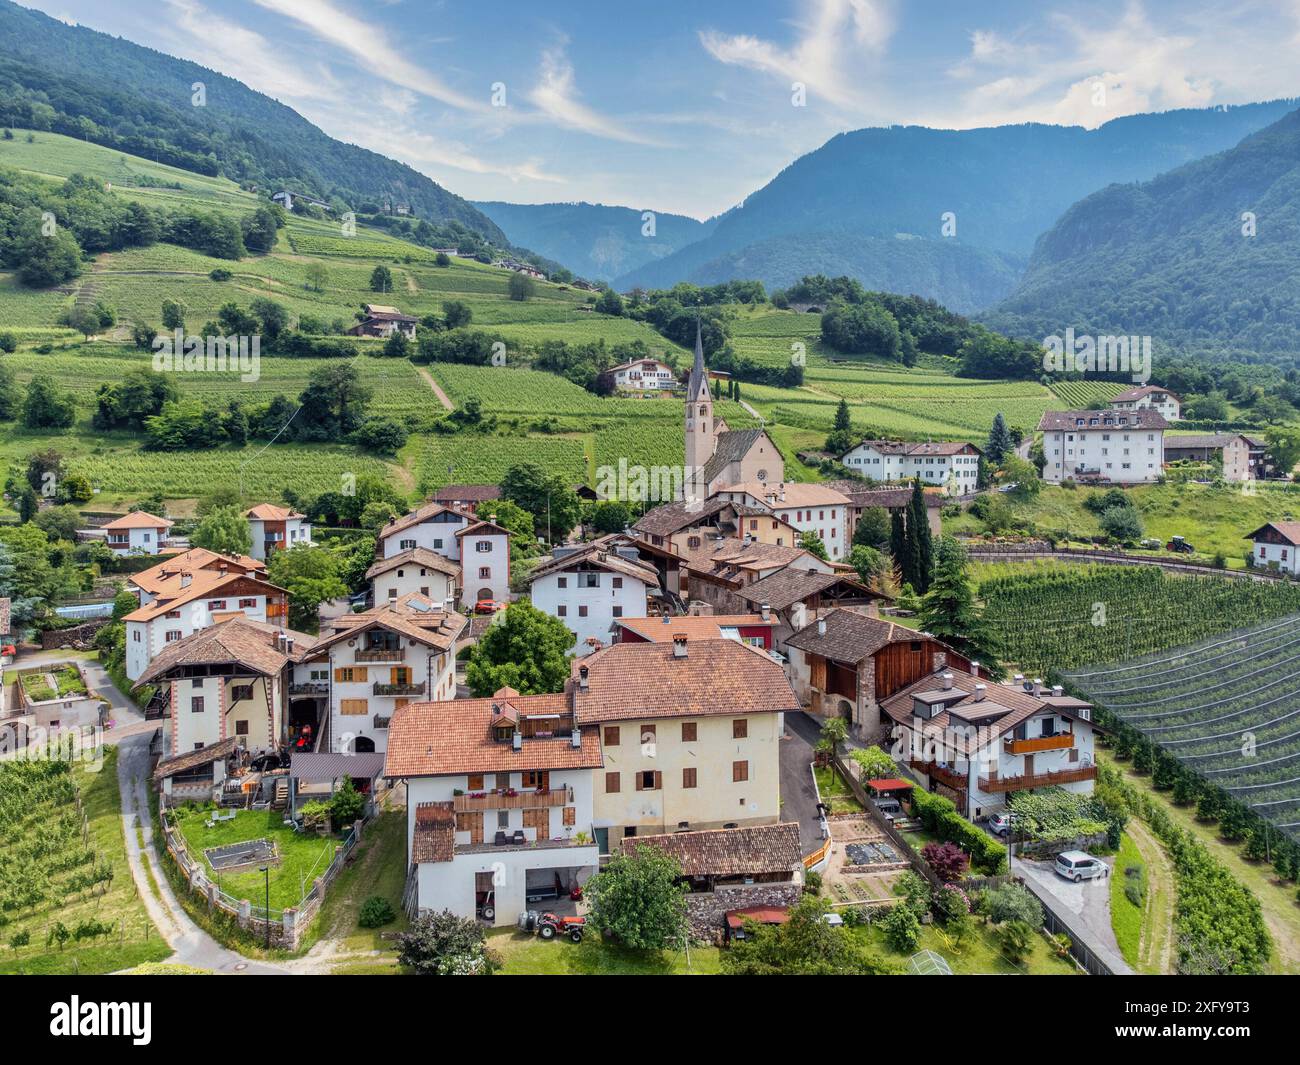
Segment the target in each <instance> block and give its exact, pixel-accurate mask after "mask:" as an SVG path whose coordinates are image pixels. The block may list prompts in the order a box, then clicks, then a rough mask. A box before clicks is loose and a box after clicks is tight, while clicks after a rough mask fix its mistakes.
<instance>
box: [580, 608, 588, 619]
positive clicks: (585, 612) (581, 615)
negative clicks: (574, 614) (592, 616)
mask: <svg viewBox="0 0 1300 1065" xmlns="http://www.w3.org/2000/svg"><path fill="white" fill-rule="evenodd" d="M586 616H587V608H586V606H585V605H584V606H580V607H578V617H580V618H585V617H586Z"/></svg>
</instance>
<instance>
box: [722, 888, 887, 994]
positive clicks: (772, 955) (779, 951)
mask: <svg viewBox="0 0 1300 1065" xmlns="http://www.w3.org/2000/svg"><path fill="white" fill-rule="evenodd" d="M828 913H830V904H829V903H828V902H827V901H826V900H825V899H820V898H817V897H816V896H815V895H804V896H803V898H801V899H800V900H799V901H798V902H797V903H795V904H794V906H792V907H791V908H790V914H789V920H787V921H786V922H785V923H784V924H778V925H759V924H753V923H749V924H747V925H746V927H745V938H744V939H737V940H733V941H732V943H731V945H730V946H729V947H728V948H727V949H726V950H725V951H723V952H722V968H723V971H724V972H726V973H729V974H731V975H734V976H872V975H884V974H888V973H892V972H894V971H895V969H894V967H893V966H892V965H890V964H889V963H888V962H886V961H884V960H883V959H882V958H880V957H878V956H877V955H875V954H873V953H872V952H871V950H870V949H868V948H867V947H866V946H865V944H864V943H863V941H862V940H861V939H859V938H857V936H855V935H854V934H853V933H852V932H850V931H849V930H848V929H846V928H843V927H836V926H834V925H829V924H827V923H826V921H825V920H824V918H825V916H826V915H827V914H828Z"/></svg>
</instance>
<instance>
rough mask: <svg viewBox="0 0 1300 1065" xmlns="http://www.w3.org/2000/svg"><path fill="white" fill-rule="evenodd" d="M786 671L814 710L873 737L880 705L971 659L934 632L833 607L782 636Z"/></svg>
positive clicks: (966, 666) (874, 736)
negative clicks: (929, 677)
mask: <svg viewBox="0 0 1300 1065" xmlns="http://www.w3.org/2000/svg"><path fill="white" fill-rule="evenodd" d="M782 647H783V649H784V651H785V654H786V656H787V659H786V667H785V670H786V676H787V677H789V679H790V686H791V687H792V688H793V689H794V691H795V694H796V695H798V696H799V698H800V699H801V700H802V701H803V703H804V704H805V705H806V706H808V707H809V709H810V710H811V711H812V712H813V713H814V714H819V715H822V716H826V717H842V718H844V719H845V720H846V721H847V722H848V723H849V724H850V725H851V726H852V727H853V731H854V734H855V735H857V736H859V737H861V738H863V739H870V740H872V741H876V740H877V739H878V736H877V734H878V733H879V731H880V723H881V715H880V704H881V702H882V701H884V700H885V699H887V698H889V697H890V696H891V695H893V694H894V693H895V692H897V691H899V690H900V689H902V688H904V687H906V686H907V685H909V684H912V683H914V682H916V681H918V680H921V679H922V678H924V677H928V676H929V675H930V674H932V673H933V672H934V671H935V670H936V669H940V668H947V667H948V666H950V665H951V666H955V667H959V668H964V669H967V670H969V669H970V668H972V667H971V664H970V663H969V662H968V661H967V660H966V659H965V658H963V657H961V656H960V655H958V654H957V653H956V652H955V651H953V650H951V649H950V648H948V647H946V646H945V645H944V644H942V643H940V642H939V641H938V640H936V639H935V638H934V637H932V636H930V635H928V634H926V633H923V632H917V631H915V630H914V629H908V628H905V627H904V626H902V625H897V624H895V623H894V622H892V621H885V620H883V619H881V618H873V617H868V616H867V615H865V614H861V613H859V612H857V611H855V610H845V609H842V608H833V609H831V610H829V611H826V612H824V613H822V614H821V615H820V616H818V617H817V618H816V620H814V621H812V622H811V623H810V624H808V625H806V626H804V627H803V628H801V629H800V630H799V631H798V632H794V633H792V634H791V635H789V636H788V637H786V639H785V640H784V642H783V644H782Z"/></svg>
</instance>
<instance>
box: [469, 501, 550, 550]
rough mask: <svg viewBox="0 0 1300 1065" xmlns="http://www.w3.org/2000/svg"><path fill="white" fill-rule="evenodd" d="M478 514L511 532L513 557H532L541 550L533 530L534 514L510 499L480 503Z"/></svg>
mask: <svg viewBox="0 0 1300 1065" xmlns="http://www.w3.org/2000/svg"><path fill="white" fill-rule="evenodd" d="M478 515H479V517H480V518H483V519H484V520H486V521H491V522H495V523H496V524H497V525H500V526H501V528H503V529H505V530H506V532H508V533H509V534H510V556H511V557H512V558H531V557H532V556H533V555H536V554H538V552H540V551H541V548H540V547H539V546H538V544H537V536H536V535H535V534H534V532H533V516H532V515H531V514H529V513H528V511H526V510H524V509H523V507H521V506H519V505H518V504H516V503H512V502H510V500H508V499H493V500H489V501H488V502H485V503H480V504H479V508H478Z"/></svg>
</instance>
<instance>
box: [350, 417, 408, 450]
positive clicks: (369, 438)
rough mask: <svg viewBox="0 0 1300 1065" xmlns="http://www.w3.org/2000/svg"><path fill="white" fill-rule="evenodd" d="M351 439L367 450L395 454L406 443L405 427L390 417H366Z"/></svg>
mask: <svg viewBox="0 0 1300 1065" xmlns="http://www.w3.org/2000/svg"><path fill="white" fill-rule="evenodd" d="M352 439H353V440H355V441H356V442H357V443H358V444H360V445H361V446H362V447H363V448H365V449H366V450H367V451H374V452H377V453H378V454H381V455H396V454H397V452H398V451H400V450H401V449H402V448H403V447H404V446H405V444H406V428H405V426H403V425H402V424H401V423H400V422H398V421H395V420H394V419H392V418H367V419H366V420H365V421H364V422H362V423H361V428H359V429H358V430H357V431H356V432H355V433H353V434H352Z"/></svg>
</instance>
